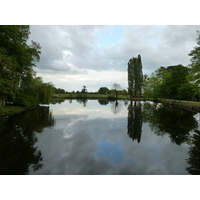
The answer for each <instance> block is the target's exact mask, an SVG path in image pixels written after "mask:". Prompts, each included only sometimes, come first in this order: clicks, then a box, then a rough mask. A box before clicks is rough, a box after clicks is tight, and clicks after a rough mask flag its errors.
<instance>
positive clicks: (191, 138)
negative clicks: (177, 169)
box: [144, 103, 200, 175]
mask: <svg viewBox="0 0 200 200" xmlns="http://www.w3.org/2000/svg"><path fill="white" fill-rule="evenodd" d="M144 111H145V112H144V121H145V122H147V123H149V126H150V127H151V129H152V130H153V131H154V133H156V134H157V135H164V134H169V137H170V138H171V142H172V143H175V144H177V145H181V144H182V143H187V144H188V145H190V147H189V152H188V156H189V157H188V159H186V161H187V163H188V164H189V165H190V166H189V167H187V168H186V170H187V171H188V172H189V173H190V174H194V175H200V131H199V130H197V129H198V123H197V121H196V119H195V117H194V115H195V114H196V113H194V112H191V111H187V110H184V109H179V108H176V107H169V106H166V105H165V106H162V104H150V103H145V104H144Z"/></svg>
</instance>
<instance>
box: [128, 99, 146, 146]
mask: <svg viewBox="0 0 200 200" xmlns="http://www.w3.org/2000/svg"><path fill="white" fill-rule="evenodd" d="M142 123H143V116H142V106H141V103H140V102H136V101H135V102H134V104H133V101H131V102H130V104H129V106H128V127H127V128H128V135H129V137H130V138H132V140H137V142H138V143H140V141H141V135H142Z"/></svg>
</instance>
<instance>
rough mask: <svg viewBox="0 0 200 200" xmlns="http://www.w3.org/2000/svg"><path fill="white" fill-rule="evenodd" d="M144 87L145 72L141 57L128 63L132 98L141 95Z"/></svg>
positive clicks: (129, 87)
mask: <svg viewBox="0 0 200 200" xmlns="http://www.w3.org/2000/svg"><path fill="white" fill-rule="evenodd" d="M142 86H143V72H142V61H141V56H140V55H138V57H137V58H134V57H133V58H132V59H130V60H129V62H128V92H129V94H130V96H131V97H133V96H137V95H141V94H142Z"/></svg>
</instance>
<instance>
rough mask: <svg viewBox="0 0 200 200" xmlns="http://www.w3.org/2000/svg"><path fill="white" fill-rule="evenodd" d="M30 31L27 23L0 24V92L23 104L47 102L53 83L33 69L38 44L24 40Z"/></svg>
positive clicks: (1, 94)
mask: <svg viewBox="0 0 200 200" xmlns="http://www.w3.org/2000/svg"><path fill="white" fill-rule="evenodd" d="M29 34H30V27H29V26H21V25H20V26H17V25H13V26H6V25H3V26H0V96H4V97H5V98H7V99H8V98H9V100H12V101H14V102H15V103H16V104H20V105H25V106H34V105H38V104H40V103H42V104H48V103H49V100H50V98H51V96H52V94H53V90H54V87H53V85H52V84H51V83H43V81H42V79H41V78H40V77H36V73H35V72H34V71H33V66H35V63H36V62H38V61H39V60H40V54H41V51H40V49H41V47H40V45H39V44H38V43H36V42H34V41H31V44H30V45H28V44H27V41H28V38H29Z"/></svg>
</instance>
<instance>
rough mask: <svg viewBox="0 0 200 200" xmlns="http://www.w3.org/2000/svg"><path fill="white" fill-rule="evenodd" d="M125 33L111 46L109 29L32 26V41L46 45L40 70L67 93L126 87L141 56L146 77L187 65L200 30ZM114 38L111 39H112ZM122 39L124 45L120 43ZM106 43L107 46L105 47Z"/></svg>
mask: <svg viewBox="0 0 200 200" xmlns="http://www.w3.org/2000/svg"><path fill="white" fill-rule="evenodd" d="M112 28H113V29H112V30H114V31H115V34H116V33H117V32H116V31H122V32H120V34H119V35H118V37H116V42H115V39H114V40H113V39H112V42H111V43H109V39H108V38H104V37H110V36H111V35H110V33H112V36H113V31H111V30H110V31H109V32H108V33H109V34H98V33H99V32H101V33H105V31H108V30H109V27H108V26H106V27H105V26H71V25H70V26H31V37H30V39H32V40H34V41H36V42H38V43H40V44H41V46H42V54H41V61H40V62H39V63H38V65H37V66H38V68H37V71H38V73H39V74H40V75H41V76H42V77H43V78H44V80H45V81H46V80H48V81H52V82H53V83H54V84H55V85H56V87H61V88H63V89H65V90H67V91H72V90H75V91H76V90H80V89H81V87H82V85H87V86H88V91H97V90H98V89H99V87H102V86H106V87H110V86H111V85H112V83H114V82H118V83H119V84H121V86H122V87H123V88H124V89H126V88H127V83H126V82H127V79H126V76H127V74H126V73H127V63H128V61H129V59H131V58H132V57H136V56H138V54H140V55H141V57H142V64H143V73H144V74H149V75H150V74H151V73H152V72H153V71H155V70H156V69H157V68H159V67H160V66H169V65H176V64H183V65H188V64H189V63H190V57H189V56H188V53H189V52H190V51H191V50H192V49H193V47H194V46H195V45H196V37H197V34H196V30H200V26H148V25H147V26H143V25H142V26H139V25H138V26H120V29H114V27H112ZM112 38H113V37H112ZM119 38H120V42H118V40H119ZM102 41H106V42H108V44H107V45H103V46H102V45H101V42H102Z"/></svg>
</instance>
